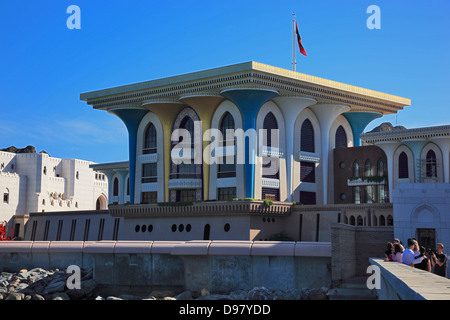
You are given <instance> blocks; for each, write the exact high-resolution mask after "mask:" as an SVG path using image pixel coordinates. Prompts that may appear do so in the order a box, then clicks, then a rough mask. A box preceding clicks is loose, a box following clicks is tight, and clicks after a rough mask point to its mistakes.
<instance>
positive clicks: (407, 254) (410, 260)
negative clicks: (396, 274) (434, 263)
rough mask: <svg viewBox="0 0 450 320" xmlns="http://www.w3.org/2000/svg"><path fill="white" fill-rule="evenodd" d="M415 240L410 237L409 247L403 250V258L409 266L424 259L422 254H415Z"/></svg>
mask: <svg viewBox="0 0 450 320" xmlns="http://www.w3.org/2000/svg"><path fill="white" fill-rule="evenodd" d="M413 248H414V241H413V240H412V239H408V248H407V249H405V251H403V255H402V260H403V263H404V264H407V265H408V266H414V265H415V264H416V263H420V262H422V260H423V257H422V256H418V257H417V258H416V257H415V255H414V251H413Z"/></svg>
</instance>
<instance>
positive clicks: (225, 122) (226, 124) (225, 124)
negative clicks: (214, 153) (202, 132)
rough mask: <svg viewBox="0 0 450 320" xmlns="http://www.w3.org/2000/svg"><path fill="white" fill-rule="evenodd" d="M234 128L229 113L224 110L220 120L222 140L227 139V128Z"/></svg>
mask: <svg viewBox="0 0 450 320" xmlns="http://www.w3.org/2000/svg"><path fill="white" fill-rule="evenodd" d="M230 129H231V130H234V129H235V128H234V119H233V116H232V115H231V113H229V112H226V113H225V114H224V116H223V117H222V121H221V122H220V132H221V133H222V138H223V140H228V139H227V136H226V134H227V130H230Z"/></svg>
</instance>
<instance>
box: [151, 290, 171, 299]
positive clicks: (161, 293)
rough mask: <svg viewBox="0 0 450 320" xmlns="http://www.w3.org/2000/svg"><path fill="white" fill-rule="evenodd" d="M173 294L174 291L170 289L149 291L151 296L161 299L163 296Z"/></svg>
mask: <svg viewBox="0 0 450 320" xmlns="http://www.w3.org/2000/svg"><path fill="white" fill-rule="evenodd" d="M174 295H175V292H173V291H171V290H165V291H161V290H154V291H152V292H151V293H150V296H153V297H155V298H157V299H162V298H164V297H173V296H174Z"/></svg>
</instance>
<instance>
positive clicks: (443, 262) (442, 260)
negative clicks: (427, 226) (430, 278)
mask: <svg viewBox="0 0 450 320" xmlns="http://www.w3.org/2000/svg"><path fill="white" fill-rule="evenodd" d="M431 265H432V266H433V267H434V274H437V275H439V276H442V277H447V255H446V254H445V253H444V245H443V244H442V243H438V244H437V246H436V254H435V253H432V254H431Z"/></svg>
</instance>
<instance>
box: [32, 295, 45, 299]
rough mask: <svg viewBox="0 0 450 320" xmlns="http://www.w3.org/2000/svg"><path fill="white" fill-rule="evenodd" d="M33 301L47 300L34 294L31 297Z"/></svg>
mask: <svg viewBox="0 0 450 320" xmlns="http://www.w3.org/2000/svg"><path fill="white" fill-rule="evenodd" d="M31 300H45V298H44V297H43V296H41V295H40V294H34V295H32V296H31Z"/></svg>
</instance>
